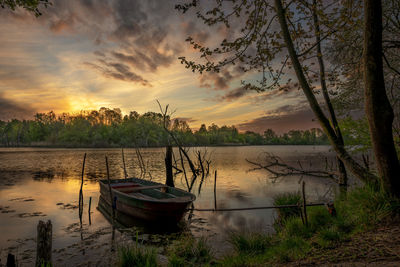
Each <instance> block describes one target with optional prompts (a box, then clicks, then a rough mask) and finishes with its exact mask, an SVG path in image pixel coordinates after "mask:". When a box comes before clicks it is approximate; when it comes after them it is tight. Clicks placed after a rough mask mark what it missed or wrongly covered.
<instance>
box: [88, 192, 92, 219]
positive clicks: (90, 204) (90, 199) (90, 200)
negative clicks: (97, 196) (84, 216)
mask: <svg viewBox="0 0 400 267" xmlns="http://www.w3.org/2000/svg"><path fill="white" fill-rule="evenodd" d="M91 206H92V197H90V198H89V210H88V214H89V225H91V224H92V220H91V215H90V207H91Z"/></svg>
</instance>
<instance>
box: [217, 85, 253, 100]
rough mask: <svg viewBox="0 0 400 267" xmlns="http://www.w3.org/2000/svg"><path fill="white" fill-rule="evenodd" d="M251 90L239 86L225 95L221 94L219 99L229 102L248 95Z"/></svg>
mask: <svg viewBox="0 0 400 267" xmlns="http://www.w3.org/2000/svg"><path fill="white" fill-rule="evenodd" d="M249 92H250V91H249V90H246V89H245V88H243V87H239V88H236V89H234V90H231V91H229V92H227V93H226V94H225V95H223V96H221V97H220V98H219V100H221V101H228V102H230V101H234V100H236V99H239V98H241V97H242V96H244V95H246V94H247V93H249Z"/></svg>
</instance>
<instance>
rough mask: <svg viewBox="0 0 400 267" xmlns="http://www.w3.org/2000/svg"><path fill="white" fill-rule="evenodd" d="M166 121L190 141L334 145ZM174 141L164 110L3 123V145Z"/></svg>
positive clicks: (321, 139)
mask: <svg viewBox="0 0 400 267" xmlns="http://www.w3.org/2000/svg"><path fill="white" fill-rule="evenodd" d="M166 124H167V127H168V129H170V130H171V131H172V132H173V133H174V134H175V136H176V137H177V138H178V139H179V140H180V142H181V143H182V144H184V145H188V146H197V145H199V146H207V145H275V144H276V145H278V144H281V145H311V144H313V145H319V144H328V140H327V138H326V136H325V134H324V133H323V132H322V131H321V130H320V129H317V128H314V129H310V130H306V131H299V130H292V131H289V132H288V133H285V134H282V135H278V134H276V133H275V132H274V131H273V130H271V129H267V130H266V131H265V132H264V134H259V133H255V132H250V131H247V132H245V133H240V132H239V131H238V130H237V129H236V128H235V126H222V127H219V126H217V125H215V124H212V125H211V126H209V127H206V126H205V125H204V124H203V125H201V127H200V129H199V130H198V131H193V130H191V129H190V127H189V125H188V124H187V122H186V121H183V120H179V119H173V120H171V119H170V118H169V117H167V118H166ZM168 143H171V140H170V137H169V135H168V134H167V133H166V131H165V130H164V120H163V116H162V114H160V113H155V112H147V113H144V114H139V113H137V112H136V111H131V112H130V113H129V115H125V116H122V114H121V111H120V109H108V108H101V109H100V110H99V111H96V110H92V111H81V112H80V113H79V114H69V113H63V114H61V115H59V116H56V114H55V113H54V112H52V111H51V112H48V113H37V114H36V115H35V116H34V119H33V120H22V121H21V120H17V119H13V120H10V121H7V122H6V121H0V144H1V145H3V146H67V147H79V146H85V147H121V146H123V147H134V146H139V147H147V146H165V145H166V144H168Z"/></svg>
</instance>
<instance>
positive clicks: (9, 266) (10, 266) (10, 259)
mask: <svg viewBox="0 0 400 267" xmlns="http://www.w3.org/2000/svg"><path fill="white" fill-rule="evenodd" d="M16 266H17V265H16V263H15V256H14V255H13V254H11V253H8V255H7V263H6V267H16Z"/></svg>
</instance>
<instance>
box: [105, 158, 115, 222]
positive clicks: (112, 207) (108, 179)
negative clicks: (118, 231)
mask: <svg viewBox="0 0 400 267" xmlns="http://www.w3.org/2000/svg"><path fill="white" fill-rule="evenodd" d="M106 167H107V181H108V190H109V192H110V204H111V213H112V219H113V222H114V218H115V210H114V202H115V201H114V198H113V194H112V190H111V181H110V171H109V168H108V158H107V156H106Z"/></svg>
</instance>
